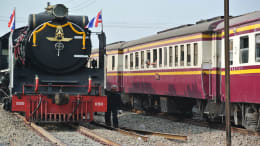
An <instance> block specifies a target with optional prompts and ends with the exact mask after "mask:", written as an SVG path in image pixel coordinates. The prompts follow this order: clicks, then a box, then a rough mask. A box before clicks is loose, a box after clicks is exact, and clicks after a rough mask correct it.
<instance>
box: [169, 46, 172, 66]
mask: <svg viewBox="0 0 260 146" xmlns="http://www.w3.org/2000/svg"><path fill="white" fill-rule="evenodd" d="M169 66H172V47H169Z"/></svg>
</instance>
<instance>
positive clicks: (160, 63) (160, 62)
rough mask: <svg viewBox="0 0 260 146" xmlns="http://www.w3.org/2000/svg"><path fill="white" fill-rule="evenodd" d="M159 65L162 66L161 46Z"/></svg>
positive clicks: (160, 49)
mask: <svg viewBox="0 0 260 146" xmlns="http://www.w3.org/2000/svg"><path fill="white" fill-rule="evenodd" d="M159 66H160V67H162V48H159Z"/></svg>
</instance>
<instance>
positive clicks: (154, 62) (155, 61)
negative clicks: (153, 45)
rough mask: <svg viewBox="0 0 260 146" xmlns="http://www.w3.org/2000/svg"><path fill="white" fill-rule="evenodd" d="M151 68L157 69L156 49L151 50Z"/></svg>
mask: <svg viewBox="0 0 260 146" xmlns="http://www.w3.org/2000/svg"><path fill="white" fill-rule="evenodd" d="M152 65H153V67H154V68H155V67H157V49H153V63H152Z"/></svg>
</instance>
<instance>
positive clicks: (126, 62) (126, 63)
mask: <svg viewBox="0 0 260 146" xmlns="http://www.w3.org/2000/svg"><path fill="white" fill-rule="evenodd" d="M125 69H128V55H125Z"/></svg>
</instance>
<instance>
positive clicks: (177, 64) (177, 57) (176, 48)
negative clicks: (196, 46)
mask: <svg viewBox="0 0 260 146" xmlns="http://www.w3.org/2000/svg"><path fill="white" fill-rule="evenodd" d="M174 52H175V56H174V58H175V66H176V67H177V66H179V46H175V47H174Z"/></svg>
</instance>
